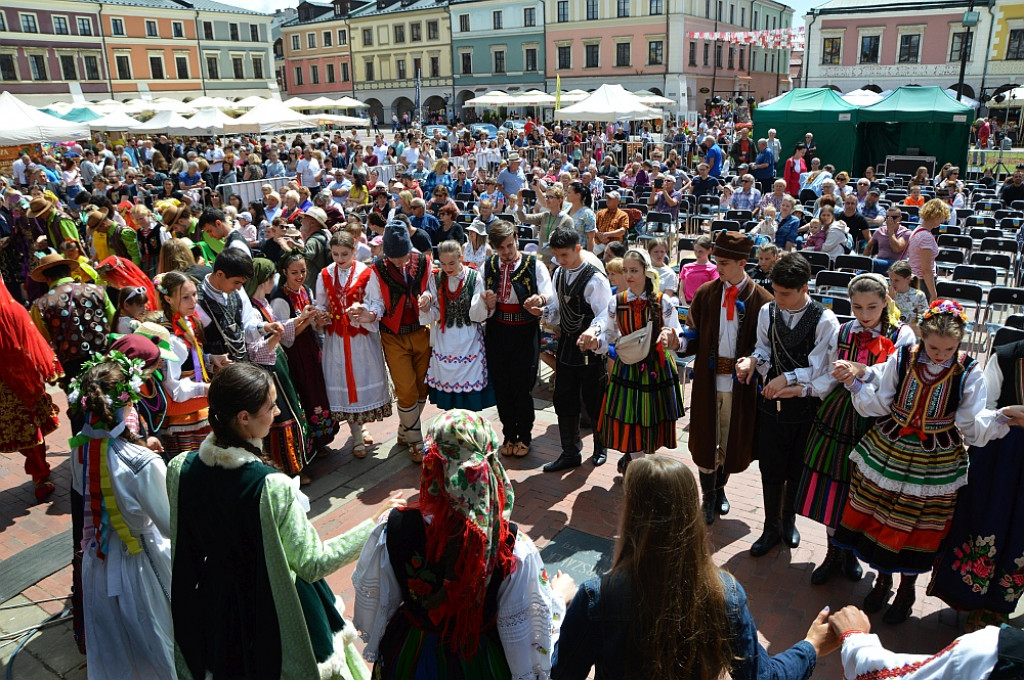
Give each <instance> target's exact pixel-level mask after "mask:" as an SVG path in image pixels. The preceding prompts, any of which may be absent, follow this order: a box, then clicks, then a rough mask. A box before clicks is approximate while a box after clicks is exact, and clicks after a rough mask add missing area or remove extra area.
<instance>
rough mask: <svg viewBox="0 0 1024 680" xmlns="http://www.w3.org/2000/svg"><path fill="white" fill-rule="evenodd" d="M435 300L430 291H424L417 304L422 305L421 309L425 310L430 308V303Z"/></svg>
mask: <svg viewBox="0 0 1024 680" xmlns="http://www.w3.org/2000/svg"><path fill="white" fill-rule="evenodd" d="M433 301H434V297H433V296H432V295H431V294H430V293H429V292H424V293H423V294H422V295H420V297H419V300H418V301H417V304H419V306H420V311H421V312H425V311H427V310H428V309H430V303H431V302H433Z"/></svg>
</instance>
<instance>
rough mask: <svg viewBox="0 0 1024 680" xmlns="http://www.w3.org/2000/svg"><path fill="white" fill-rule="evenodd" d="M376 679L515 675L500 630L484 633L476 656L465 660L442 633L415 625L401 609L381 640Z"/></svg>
mask: <svg viewBox="0 0 1024 680" xmlns="http://www.w3.org/2000/svg"><path fill="white" fill-rule="evenodd" d="M372 677H373V680H406V679H407V678H444V679H445V680H511V678H512V671H510V670H509V667H508V661H506V660H505V650H504V649H503V648H502V646H501V639H500V638H499V637H498V631H497V629H496V628H494V627H491V628H490V629H488V630H484V631H481V633H480V643H479V646H478V647H477V650H476V653H475V654H473V655H471V656H468V657H464V656H462V655H460V654H456V653H455V652H453V651H451V649H450V648H449V644H448V642H447V641H446V639H445V637H444V636H443V635H441V634H440V633H439V632H437V631H433V630H425V629H423V628H421V627H419V626H417V625H415V624H414V623H413V622H412V617H411V616H409V615H407V614H405V613H403V610H402V609H399V610H398V612H396V613H395V615H394V616H392V617H391V621H390V622H389V623H388V627H387V630H386V631H385V632H384V637H383V638H381V641H380V652H379V654H378V656H377V661H376V662H375V663H374V664H373V676H372Z"/></svg>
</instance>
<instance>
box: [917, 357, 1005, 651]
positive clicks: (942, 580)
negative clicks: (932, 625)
mask: <svg viewBox="0 0 1024 680" xmlns="http://www.w3.org/2000/svg"><path fill="white" fill-rule="evenodd" d="M984 375H985V387H986V391H987V394H988V398H987V402H986V407H987V408H990V409H996V408H1003V407H1006V406H1016V407H1018V408H1019V407H1020V406H1021V404H1024V340H1022V341H1018V342H1013V343H1010V344H1007V345H1000V346H998V347H996V349H995V351H994V352H993V353H992V355H991V356H990V357H989V358H988V362H987V363H986V364H985V374H984ZM1011 424H1018V421H1015V422H1014V423H1011ZM1022 450H1024V431H1022V430H1020V429H1016V428H1015V429H1012V430H1010V433H1009V434H1008V435H1006V436H1005V437H1003V438H1002V439H1000V440H998V441H994V442H991V443H990V444H988V446H982V447H977V446H976V447H972V448H971V451H970V454H971V464H970V470H969V473H968V479H967V486H965V487H963V488H962V489H960V491H959V493H958V494H957V499H956V512H955V513H954V514H953V523H952V526H951V527H950V530H949V535H948V536H947V537H946V542H945V547H944V548H943V551H942V553H941V554H940V556H939V561H938V562H937V563H936V565H935V571H934V576H933V580H932V583H931V584H930V585H929V586H928V594H929V595H934V596H936V597H939V598H942V600H943V601H945V602H946V604H948V605H950V606H951V607H954V608H955V609H966V610H971V614H970V615H969V616H968V619H967V625H966V628H967V629H968V631H971V630H976V629H978V628H981V627H983V626H984V625H986V624H990V625H991V624H995V625H999V623H1005V622H1006V621H1007V619H1008V618H1009V616H1010V615H1011V614H1012V613H1013V611H1014V610H1015V609H1016V607H1017V601H1018V600H1019V599H1020V596H1021V594H1022V593H1024V534H1022V533H1021V531H1020V527H1021V526H1024V501H1022V500H1021V497H1020V489H1021V484H1022V483H1024V482H1022V479H1024V459H1022V458H1021V455H1020V454H1021V451H1022Z"/></svg>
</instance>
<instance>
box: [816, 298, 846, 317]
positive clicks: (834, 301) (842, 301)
mask: <svg viewBox="0 0 1024 680" xmlns="http://www.w3.org/2000/svg"><path fill="white" fill-rule="evenodd" d="M811 297H812V298H814V299H815V300H817V301H818V302H820V303H821V304H822V305H824V306H825V307H826V308H827V309H831V310H832V311H833V312H834V313H835V314H837V315H839V314H842V315H850V314H852V313H853V310H852V307H851V304H850V300H849V298H845V297H837V296H835V295H825V294H822V293H811Z"/></svg>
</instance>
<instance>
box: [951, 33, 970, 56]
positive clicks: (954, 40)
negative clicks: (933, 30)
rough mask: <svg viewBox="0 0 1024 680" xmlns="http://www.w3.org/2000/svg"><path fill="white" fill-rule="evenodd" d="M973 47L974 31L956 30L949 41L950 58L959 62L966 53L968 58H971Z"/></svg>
mask: <svg viewBox="0 0 1024 680" xmlns="http://www.w3.org/2000/svg"><path fill="white" fill-rule="evenodd" d="M973 47H974V34H973V33H968V32H967V31H956V32H955V33H953V35H952V36H951V37H950V41H949V60H950V61H956V62H959V61H960V59H961V57H962V56H963V55H964V54H966V55H967V58H968V59H970V58H971V52H972V48H973Z"/></svg>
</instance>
